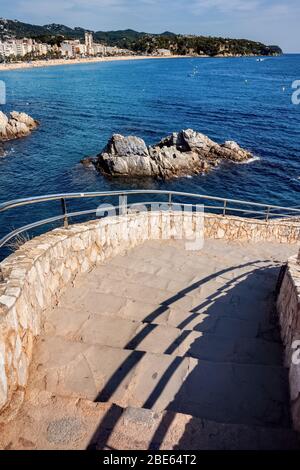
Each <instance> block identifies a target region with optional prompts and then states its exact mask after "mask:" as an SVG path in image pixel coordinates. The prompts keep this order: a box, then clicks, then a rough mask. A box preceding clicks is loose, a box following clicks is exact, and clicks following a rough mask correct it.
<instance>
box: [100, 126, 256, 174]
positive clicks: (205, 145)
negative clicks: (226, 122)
mask: <svg viewBox="0 0 300 470" xmlns="http://www.w3.org/2000/svg"><path fill="white" fill-rule="evenodd" d="M252 156H253V155H252V154H251V153H250V152H248V151H247V150H244V149H242V148H241V147H240V146H239V145H238V144H237V143H236V142H231V141H227V142H225V143H224V144H221V145H220V144H218V143H216V142H214V141H213V140H211V139H209V137H207V136H206V135H204V134H201V133H200V132H196V131H193V130H192V129H187V130H182V131H180V132H178V133H177V132H174V133H173V134H171V135H169V136H167V137H165V138H164V139H162V140H161V141H160V142H158V143H157V144H155V145H153V146H150V147H147V146H146V144H145V142H144V141H143V140H142V139H140V138H139V137H134V136H129V137H124V136H122V135H119V134H114V135H113V136H112V137H111V139H110V140H109V142H108V144H107V145H106V147H105V148H104V150H103V151H102V152H101V153H100V154H99V155H98V157H97V159H96V160H95V166H96V168H97V169H98V170H99V171H101V172H102V173H104V174H106V175H110V176H131V177H149V176H150V177H156V178H162V179H169V178H174V177H178V176H187V175H193V174H199V173H203V172H206V171H208V170H209V169H210V168H212V167H215V166H217V165H219V164H220V162H221V161H224V160H230V161H233V162H244V161H247V160H249V159H250V158H252Z"/></svg>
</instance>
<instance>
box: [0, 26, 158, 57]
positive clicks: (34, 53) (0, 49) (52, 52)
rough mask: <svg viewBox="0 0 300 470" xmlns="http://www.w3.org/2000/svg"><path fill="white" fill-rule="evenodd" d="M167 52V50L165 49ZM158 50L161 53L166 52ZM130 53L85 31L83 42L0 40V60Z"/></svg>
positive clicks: (77, 40) (76, 40)
mask: <svg viewBox="0 0 300 470" xmlns="http://www.w3.org/2000/svg"><path fill="white" fill-rule="evenodd" d="M166 52H167V51H166ZM166 52H164V51H159V52H158V53H159V54H160V55H161V54H163V53H166ZM129 54H130V55H131V54H132V51H129V50H127V49H120V48H119V47H117V46H107V45H105V44H100V43H97V42H94V38H93V34H92V33H90V32H89V31H86V32H85V37H84V42H81V41H80V39H73V40H64V41H62V42H61V43H60V45H58V44H48V43H43V42H39V41H37V40H35V39H32V38H22V39H16V38H11V39H8V40H6V41H0V61H1V62H5V61H8V62H14V61H17V60H20V61H21V60H22V61H24V60H26V59H27V60H34V59H41V58H44V59H47V58H48V59H60V58H65V59H75V58H84V57H110V56H117V55H118V56H122V55H129Z"/></svg>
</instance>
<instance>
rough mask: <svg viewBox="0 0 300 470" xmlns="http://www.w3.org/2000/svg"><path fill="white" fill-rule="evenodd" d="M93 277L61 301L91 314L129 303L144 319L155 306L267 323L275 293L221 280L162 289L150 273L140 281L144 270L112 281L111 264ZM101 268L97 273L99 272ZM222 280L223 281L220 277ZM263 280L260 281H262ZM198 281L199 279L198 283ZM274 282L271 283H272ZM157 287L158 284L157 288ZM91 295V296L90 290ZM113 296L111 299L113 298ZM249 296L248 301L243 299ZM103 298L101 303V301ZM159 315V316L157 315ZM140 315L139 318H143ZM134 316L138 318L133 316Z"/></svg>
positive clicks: (159, 281)
mask: <svg viewBox="0 0 300 470" xmlns="http://www.w3.org/2000/svg"><path fill="white" fill-rule="evenodd" d="M96 271H97V272H96V273H95V276H96V277H93V278H92V279H90V278H89V277H88V276H87V279H84V280H82V281H81V282H80V286H75V287H73V289H69V291H68V292H67V293H66V294H65V295H64V296H63V297H62V299H61V302H60V304H61V305H64V306H65V307H70V308H74V306H75V307H77V308H87V309H88V310H89V311H91V312H93V313H100V314H105V313H108V312H111V311H112V310H113V311H114V312H115V311H116V310H121V311H124V314H126V310H127V309H128V308H130V306H131V305H136V306H138V308H139V310H140V315H144V318H147V317H150V316H154V315H155V314H156V311H157V308H158V307H160V310H161V314H162V313H163V311H170V310H171V311H175V312H182V313H183V316H184V317H185V318H186V316H192V314H193V316H194V317H195V316H201V315H210V316H228V317H231V318H234V319H239V320H248V321H253V322H257V323H263V324H270V319H271V318H272V313H273V308H274V301H275V298H274V293H273V292H272V290H271V289H266V290H264V289H263V288H262V286H260V289H257V288H256V286H255V287H253V288H251V289H250V288H249V287H247V286H243V282H240V283H237V284H236V285H234V286H232V287H231V288H230V289H223V287H224V286H223V285H222V284H221V283H220V282H216V281H214V282H212V281H211V282H210V283H209V284H204V285H203V286H201V285H198V284H199V283H198V282H195V283H193V284H192V286H188V287H185V288H183V287H182V288H181V289H180V288H179V286H178V288H176V289H174V288H172V289H171V290H168V289H169V288H168V289H167V288H164V287H163V286H164V284H163V280H161V279H159V278H156V277H153V276H152V275H151V276H150V279H151V282H150V279H149V280H148V283H147V284H145V283H144V282H143V278H144V276H143V273H141V275H139V276H136V277H135V278H130V277H129V278H126V277H125V278H124V279H125V281H124V279H123V281H121V280H115V279H114V278H113V277H111V276H112V274H113V273H114V270H113V267H110V272H111V274H110V275H109V271H107V273H106V271H100V268H97V270H96ZM99 271H100V272H99ZM223 282H225V280H224V279H223ZM261 282H262V281H261ZM200 284H201V282H200ZM275 285H276V283H274V286H275ZM159 286H160V287H159ZM91 291H92V292H93V296H92V297H91V296H90V292H91ZM112 298H113V299H114V300H112ZM249 298H251V299H252V300H251V302H248V301H246V299H249ZM100 300H102V302H101V301H100ZM157 316H158V315H157ZM144 318H141V317H139V318H138V319H139V320H144ZM135 319H137V318H135Z"/></svg>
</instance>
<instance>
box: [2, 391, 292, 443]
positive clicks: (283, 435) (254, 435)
mask: <svg viewBox="0 0 300 470" xmlns="http://www.w3.org/2000/svg"><path fill="white" fill-rule="evenodd" d="M0 449H3V450H4V449H5V450H86V449H91V450H103V449H108V450H110V449H115V450H132V449H136V450H148V449H152V450H153V449H154V450H158V449H161V450H187V451H189V450H296V449H299V439H298V436H297V435H296V434H295V433H294V432H292V431H291V430H287V429H272V428H262V427H249V426H245V425H233V424H221V423H216V422H213V421H209V420H204V419H199V418H194V417H192V416H189V415H182V414H179V413H173V412H170V411H165V412H163V413H157V412H152V411H151V410H146V409H137V408H125V409H123V408H121V407H118V406H116V405H112V404H110V403H93V402H90V401H87V400H82V399H76V398H66V397H61V396H58V395H53V394H50V393H46V392H44V393H40V392H39V391H38V390H32V391H31V392H30V393H27V396H26V402H25V404H24V407H23V409H22V411H21V413H20V414H19V417H18V422H17V423H11V424H7V425H6V426H5V429H2V428H1V426H0Z"/></svg>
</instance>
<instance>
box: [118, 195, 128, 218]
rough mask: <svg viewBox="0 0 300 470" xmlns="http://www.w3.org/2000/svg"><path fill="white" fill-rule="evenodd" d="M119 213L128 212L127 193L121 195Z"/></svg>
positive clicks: (124, 213)
mask: <svg viewBox="0 0 300 470" xmlns="http://www.w3.org/2000/svg"><path fill="white" fill-rule="evenodd" d="M119 206H120V209H119V215H126V214H127V196H126V195H125V194H121V196H120V197H119Z"/></svg>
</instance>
